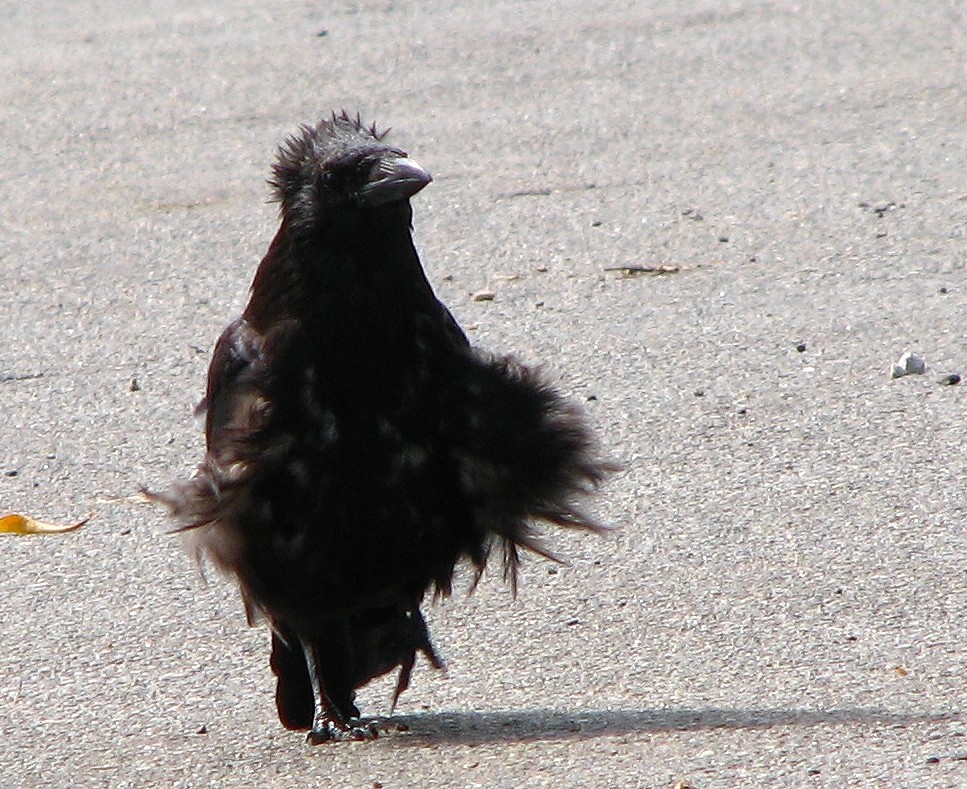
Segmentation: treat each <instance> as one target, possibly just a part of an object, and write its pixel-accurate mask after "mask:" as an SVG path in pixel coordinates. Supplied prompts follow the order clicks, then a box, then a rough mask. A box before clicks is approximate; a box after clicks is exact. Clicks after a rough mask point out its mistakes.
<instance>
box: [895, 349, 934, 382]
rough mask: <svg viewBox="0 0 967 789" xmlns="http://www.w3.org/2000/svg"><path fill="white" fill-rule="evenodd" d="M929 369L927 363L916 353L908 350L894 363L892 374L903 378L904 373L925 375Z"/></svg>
mask: <svg viewBox="0 0 967 789" xmlns="http://www.w3.org/2000/svg"><path fill="white" fill-rule="evenodd" d="M926 370H927V363H926V362H925V361H924V360H923V359H922V358H921V357H919V356H917V355H916V354H915V353H910V352H909V351H907V352H906V353H905V354H903V356H901V357H900V359H899V361H897V362H895V363H894V364H893V367H892V369H891V371H890V375H891V376H892V377H893V378H902V377H903V376H904V375H923V374H924V372H926Z"/></svg>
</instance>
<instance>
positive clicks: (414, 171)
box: [356, 156, 433, 206]
mask: <svg viewBox="0 0 967 789" xmlns="http://www.w3.org/2000/svg"><path fill="white" fill-rule="evenodd" d="M432 180H433V178H432V177H431V176H430V174H429V173H428V172H427V171H426V170H424V169H423V168H422V167H420V165H418V164H417V163H416V162H414V161H413V160H412V159H410V158H408V157H405V156H384V157H381V158H380V159H379V161H377V162H376V164H374V165H373V170H372V172H371V173H370V176H369V181H368V182H367V183H366V184H365V185H363V186H362V187H361V188H360V189H359V190H358V191H357V192H356V201H357V202H358V203H359V204H360V205H366V206H379V205H386V204H387V203H395V202H397V201H398V200H406V199H408V198H410V197H412V196H413V195H415V194H416V193H417V192H419V191H420V190H421V189H422V188H423V187H424V186H426V185H427V184H428V183H430V181H432Z"/></svg>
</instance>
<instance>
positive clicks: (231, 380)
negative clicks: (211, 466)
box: [198, 318, 268, 455]
mask: <svg viewBox="0 0 967 789" xmlns="http://www.w3.org/2000/svg"><path fill="white" fill-rule="evenodd" d="M264 349H265V338H264V337H263V336H262V335H261V334H260V333H259V332H257V331H256V330H255V329H254V328H253V327H252V326H251V325H250V324H249V323H248V321H246V320H245V319H244V318H238V319H237V320H235V321H234V322H233V323H231V324H230V325H229V326H228V328H226V329H225V331H224V332H222V335H221V337H219V338H218V342H217V343H216V344H215V351H214V353H213V354H212V361H211V365H209V367H208V386H207V389H206V392H205V399H204V400H202V402H201V403H200V404H199V406H198V410H199V411H204V412H205V438H206V440H207V442H208V450H209V452H211V453H214V454H216V455H217V454H221V452H222V451H224V450H225V449H227V448H228V446H229V445H230V444H232V443H234V442H235V440H236V439H238V438H239V437H242V436H245V435H249V436H250V435H251V434H252V432H253V431H254V430H256V429H258V427H259V426H260V424H261V423H262V422H263V421H264V418H265V415H266V414H265V412H266V409H267V407H268V403H267V401H266V398H265V395H264V392H263V391H262V389H261V387H260V386H259V383H258V378H259V375H258V371H259V370H260V369H261V368H262V367H263V366H264V361H265V360H264Z"/></svg>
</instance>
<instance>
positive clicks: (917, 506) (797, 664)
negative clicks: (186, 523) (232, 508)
mask: <svg viewBox="0 0 967 789" xmlns="http://www.w3.org/2000/svg"><path fill="white" fill-rule="evenodd" d="M0 17H2V19H3V20H4V24H3V32H2V34H0V36H2V41H3V47H2V48H0V73H2V75H3V77H2V80H0V134H2V140H3V145H2V146H0V181H2V183H3V199H2V202H0V278H2V280H0V281H2V283H3V288H2V294H3V295H2V299H0V412H2V418H0V510H2V511H3V512H23V513H27V514H30V515H34V516H37V517H43V518H44V519H46V520H57V521H62V522H65V523H67V522H71V521H72V520H78V519H80V518H82V517H84V516H86V515H88V514H91V513H93V514H94V518H93V519H92V520H91V521H90V523H89V524H88V525H87V526H85V527H84V528H83V529H80V530H78V531H76V532H72V533H70V534H64V535H59V536H49V537H22V538H21V537H15V536H10V535H0V537H2V539H0V552H2V561H3V573H2V578H0V743H2V746H0V786H3V787H8V786H10V787H21V786H22V787H55V786H56V787H70V786H77V787H144V786H164V787H210V786H218V787H255V786H257V787H293V786H336V787H362V788H363V789H369V788H375V789H379V787H384V788H385V789H392V788H395V787H464V786H467V787H470V786H480V787H524V786H527V787H559V786H562V785H563V786H588V787H612V786H613V787H649V788H651V787H656V788H660V789H668V788H670V787H673V786H677V787H680V788H682V789H683V788H684V787H686V786H687V787H693V788H694V789H707V788H710V787H723V788H726V787H763V786H770V787H844V786H862V787H874V786H875V787H911V786H916V787H962V786H967V710H965V708H967V613H965V612H967V574H965V566H967V526H965V516H967V484H965V478H967V449H965V440H964V439H965V434H967V390H965V388H964V387H965V386H967V382H965V383H964V384H960V385H945V384H944V383H942V381H944V380H949V379H946V378H945V376H948V375H950V374H961V375H967V177H965V173H967V122H965V118H967V11H965V8H964V6H963V4H962V3H958V2H955V1H954V0H946V1H945V0H922V1H917V2H914V1H913V0H909V2H903V1H902V0H867V2H864V3H855V2H849V1H848V0H819V1H818V2H812V3H797V2H791V0H774V1H773V2H764V1H759V0H726V1H724V2H723V0H715V1H714V2H713V1H712V0H699V1H698V2H693V3H687V4H686V3H677V2H672V1H671V0H624V1H622V0H615V2H610V3H609V2H587V1H586V0H585V2H576V1H575V0H562V1H561V2H557V3H554V4H549V3H548V4H545V3H536V2H527V0H506V1H505V2H497V3H492V4H488V3H480V2H467V0H453V1H452V2H438V1H437V2H435V1H434V0H430V1H429V2H415V1H413V0H360V1H359V2H334V3H310V2H290V3H284V4H283V3H266V2H252V1H251V0H240V1H239V2H228V0H212V2H199V0H193V2H185V1H184V0H180V1H179V0H176V1H175V2H170V3H164V4H141V3H131V4H121V3H116V4H107V3H96V2H90V0H87V1H86V2H85V1H84V0H79V1H78V2H71V3H59V2H47V3H30V4H28V3H23V2H11V1H10V0H7V1H6V2H0ZM343 107H345V108H347V109H352V110H357V109H358V110H359V111H360V112H361V113H362V115H363V116H364V118H367V119H373V120H376V121H378V122H380V123H381V124H383V125H390V126H393V127H394V130H395V131H394V137H393V139H395V140H396V141H397V142H398V143H399V144H400V145H401V146H402V147H404V148H406V149H407V150H409V152H410V153H411V154H412V155H413V156H414V157H415V158H416V159H418V160H419V161H420V162H421V163H423V164H424V165H425V166H426V167H427V168H428V169H429V170H430V171H431V172H432V173H433V174H434V176H435V178H436V180H435V182H434V183H433V184H432V185H431V186H430V187H429V188H427V189H426V190H424V192H422V193H421V194H420V195H419V196H418V197H417V198H416V199H415V201H414V210H415V233H416V238H417V242H418V245H419V247H420V249H421V252H422V255H423V259H424V262H425V265H426V268H427V271H428V273H429V275H430V279H431V281H432V282H433V284H434V287H435V288H436V289H437V291H438V293H439V295H440V297H441V298H442V299H443V300H444V301H446V302H447V303H448V304H449V305H450V306H451V308H452V309H453V311H454V313H455V314H456V315H457V317H458V318H459V319H460V320H461V322H462V323H463V324H464V325H465V326H467V327H468V328H470V330H471V331H470V334H471V336H472V338H473V340H474V341H475V342H476V343H478V344H479V345H481V346H484V347H487V348H491V349H495V350H516V351H517V352H518V353H519V354H520V355H521V356H522V357H523V358H525V359H526V360H529V361H538V360H539V361H541V362H543V363H544V364H545V365H546V366H547V367H548V368H549V369H551V370H554V371H556V372H557V373H558V374H559V379H560V383H561V387H562V388H563V389H564V390H566V391H567V392H569V393H570V394H571V396H573V397H574V398H575V399H577V400H582V401H585V402H586V404H587V407H588V409H589V411H590V413H591V415H592V418H593V419H594V421H595V423H596V425H597V426H598V428H599V430H600V434H601V436H602V443H603V445H604V447H605V448H606V450H607V451H608V452H609V453H610V454H611V455H612V456H614V457H615V458H617V459H620V460H622V461H623V462H624V463H625V464H626V470H625V471H624V472H623V473H621V474H619V475H616V476H615V477H614V478H613V480H612V481H611V483H610V484H609V485H608V486H607V487H606V488H605V489H604V491H603V492H602V494H601V495H600V497H599V498H598V499H597V501H596V506H595V509H596V511H597V513H598V514H599V516H600V517H601V518H602V519H604V520H607V521H609V522H611V523H614V524H616V525H618V526H619V527H620V529H619V530H617V531H616V532H614V533H613V534H611V535H609V536H607V537H604V538H594V537H588V536H582V535H552V537H551V540H550V542H551V543H552V544H553V545H555V546H556V547H557V548H558V550H559V551H560V552H561V553H562V554H564V555H566V556H568V557H569V558H570V562H569V564H567V565H566V566H562V567H555V566H552V565H550V564H548V563H547V562H545V561H543V560H537V559H534V560H532V561H529V562H528V563H527V567H526V570H525V573H524V577H523V579H522V584H521V594H520V595H519V597H518V598H517V599H516V600H514V599H512V597H511V596H510V594H509V592H507V591H506V590H505V589H504V588H503V586H502V584H501V583H500V579H499V577H498V576H499V574H497V573H495V574H493V575H492V576H491V577H489V578H488V579H487V580H485V582H484V583H483V585H482V586H481V588H480V589H478V591H477V593H476V594H475V595H473V596H472V597H469V598H468V597H467V596H466V594H465V591H466V587H467V583H466V582H463V583H462V584H461V591H460V592H459V593H458V594H457V595H456V596H455V598H454V599H452V600H450V601H447V602H446V603H445V604H442V605H437V606H436V607H434V608H432V609H431V610H430V618H431V626H432V628H433V631H434V634H435V638H436V641H437V645H438V647H439V649H440V652H441V653H442V654H443V655H444V656H445V658H446V659H447V662H448V664H449V672H448V673H447V674H445V675H444V674H442V673H436V672H433V671H431V670H430V669H429V668H428V667H426V665H425V664H421V665H419V666H418V668H417V671H416V673H415V675H414V681H413V686H412V687H411V689H410V690H409V692H408V693H407V694H406V695H405V696H404V697H403V699H402V701H401V704H400V706H399V708H398V710H397V712H396V714H395V715H394V716H392V717H391V718H389V719H388V723H387V726H388V727H389V729H390V731H389V733H388V734H387V736H385V737H383V738H382V739H380V740H378V741H375V742H371V743H362V744H356V743H352V744H340V745H329V746H320V747H316V748H311V747H308V746H306V745H305V744H304V743H303V741H302V737H301V736H299V735H298V734H293V733H291V732H286V731H284V730H282V728H281V727H280V726H279V725H278V723H277V721H276V719H275V714H274V709H273V702H272V692H273V684H272V679H271V675H270V673H269V670H268V666H267V641H268V638H267V635H266V633H265V632H264V631H262V630H250V629H247V628H246V626H245V621H244V616H243V613H242V610H241V606H240V605H239V602H238V599H237V595H236V592H235V590H234V589H233V588H232V586H231V584H229V583H226V582H224V581H222V580H220V579H218V578H210V579H209V581H208V583H207V584H206V583H205V582H204V581H203V580H202V579H201V578H200V576H199V574H198V572H197V570H196V569H195V567H194V566H193V565H192V563H191V562H190V561H189V560H188V559H187V558H186V557H185V556H184V555H183V553H182V552H181V550H180V548H179V545H178V543H177V540H176V539H175V538H173V537H172V536H171V535H170V534H168V533H167V529H168V528H169V526H170V524H168V523H167V522H166V521H165V519H164V517H163V513H161V512H159V511H157V510H156V509H154V508H152V507H150V506H147V505H145V504H143V503H140V502H139V501H138V500H137V499H136V498H132V496H133V494H135V493H136V492H137V490H138V488H139V486H141V485H148V486H153V487H156V488H157V487H163V486H165V485H166V484H167V483H168V482H169V481H170V480H173V479H175V478H180V477H184V476H185V475H187V474H189V473H190V471H191V469H192V468H193V466H194V465H195V463H196V462H197V461H198V459H199V458H200V456H201V450H202V438H201V435H200V432H199V430H198V426H197V425H196V424H194V422H193V420H192V415H191V409H192V406H193V404H194V403H195V402H196V401H197V399H198V398H199V397H200V396H201V393H202V388H203V381H204V374H205V369H206V365H207V360H208V354H209V353H210V349H211V346H212V344H213V342H214V339H215V337H216V336H217V334H218V332H219V331H220V329H221V327H222V326H224V325H225V324H226V323H227V322H228V321H229V320H230V319H231V318H232V317H233V315H234V314H236V313H237V311H238V310H239V309H240V308H241V306H242V305H243V303H244V299H245V296H246V290H247V288H248V284H249V281H250V278H251V276H252V273H253V272H254V269H255V266H256V264H257V263H258V260H259V258H260V256H261V254H262V253H263V251H264V250H265V248H266V245H267V243H268V240H269V239H270V237H271V235H272V234H273V232H274V230H275V223H276V217H275V210H276V209H275V207H274V206H272V205H269V204H267V202H266V199H267V197H268V189H267V187H266V185H265V179H266V177H267V176H268V170H269V166H270V164H271V162H272V160H273V157H274V151H275V148H276V146H277V144H278V143H279V142H280V140H281V139H282V138H283V137H284V136H285V135H286V134H288V133H290V132H292V131H293V130H294V129H295V128H296V126H297V125H298V124H299V123H301V122H308V121H313V120H315V119H316V118H318V116H319V115H320V114H322V113H323V112H328V111H329V110H330V109H333V108H336V109H338V108H343ZM655 267H665V268H664V269H663V270H664V272H665V273H659V274H655V273H649V272H647V271H643V272H642V271H638V272H637V273H635V269H649V268H655ZM622 269H624V270H622ZM628 269H632V270H631V271H629V270H628ZM482 288H489V289H491V290H493V291H494V293H495V299H494V300H493V301H489V302H487V301H474V300H473V299H472V298H471V295H470V294H471V293H473V292H475V291H478V290H480V289H482ZM904 351H912V352H915V353H917V354H919V355H921V356H922V357H923V358H924V359H925V360H926V363H927V371H926V374H925V375H922V376H907V377H903V378H898V379H891V377H890V372H889V371H890V364H891V363H892V362H894V361H895V360H896V359H897V358H898V357H899V356H900V354H901V353H903V352H904ZM391 690H392V681H390V680H386V681H382V682H379V683H376V684H374V685H373V686H371V687H369V688H367V689H366V690H365V691H364V692H363V693H362V694H361V698H362V702H363V706H364V707H365V710H366V711H367V712H369V713H372V714H384V715H385V714H387V713H388V701H389V696H390V693H391Z"/></svg>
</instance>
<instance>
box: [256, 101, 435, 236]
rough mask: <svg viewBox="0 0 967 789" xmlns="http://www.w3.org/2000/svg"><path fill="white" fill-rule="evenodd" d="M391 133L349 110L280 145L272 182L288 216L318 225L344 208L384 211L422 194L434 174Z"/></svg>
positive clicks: (293, 220) (304, 129) (296, 222)
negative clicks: (389, 138)
mask: <svg viewBox="0 0 967 789" xmlns="http://www.w3.org/2000/svg"><path fill="white" fill-rule="evenodd" d="M386 134H387V132H385V131H384V132H379V131H377V130H376V126H375V125H372V126H366V125H364V124H363V123H362V122H361V121H360V119H359V116H358V115H357V116H356V117H355V118H352V117H350V116H349V115H348V114H347V113H346V112H345V111H344V112H342V113H341V114H339V115H336V114H335V113H333V114H332V117H331V118H324V119H323V120H321V121H320V122H319V123H318V124H316V125H315V126H303V127H302V128H301V129H300V130H299V132H298V133H297V134H295V135H293V136H292V137H290V138H289V139H287V140H286V141H285V142H284V143H283V144H282V146H281V147H280V149H279V159H278V161H277V162H276V164H275V166H274V168H273V172H272V178H271V179H270V181H269V183H270V184H271V185H272V187H273V189H274V190H275V194H276V198H277V199H278V201H279V202H280V203H281V206H282V213H283V215H284V216H285V217H286V218H287V219H289V221H290V222H291V223H293V224H294V225H295V226H296V227H298V226H302V227H306V226H310V227H314V226H316V225H317V224H318V223H319V222H325V219H326V217H327V215H331V214H335V213H338V212H340V211H341V210H345V209H347V208H348V209H350V210H352V209H355V210H359V211H366V210H372V209H379V208H383V207H385V206H390V205H393V204H396V203H405V202H406V201H407V200H408V199H409V198H410V197H412V196H413V195H415V194H416V193H417V192H419V191H420V190H421V189H422V188H423V187H424V186H426V185H427V184H428V183H430V181H431V180H432V178H431V177H430V174H429V173H428V172H427V171H426V170H424V169H423V168H422V167H421V166H420V165H419V164H417V163H416V162H415V161H413V160H412V159H410V158H409V157H408V156H407V155H406V152H405V151H402V150H400V149H399V148H395V147H393V146H391V145H388V144H387V143H386V142H385V138H386Z"/></svg>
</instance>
